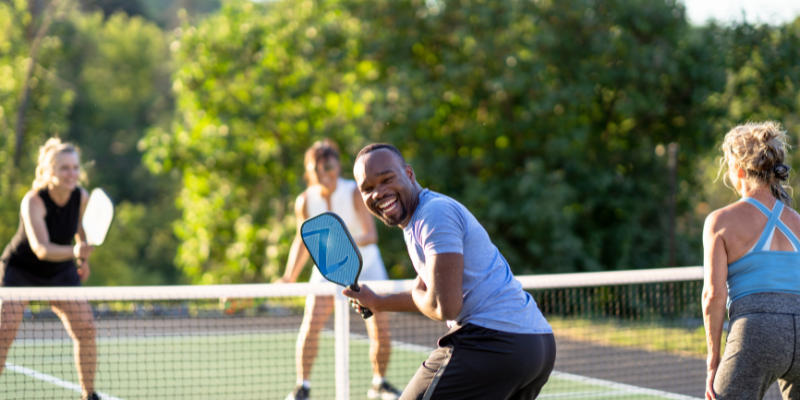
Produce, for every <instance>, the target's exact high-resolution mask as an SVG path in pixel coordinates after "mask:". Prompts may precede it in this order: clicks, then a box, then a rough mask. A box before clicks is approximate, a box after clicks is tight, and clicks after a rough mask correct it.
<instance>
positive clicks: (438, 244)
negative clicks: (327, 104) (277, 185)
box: [344, 143, 556, 400]
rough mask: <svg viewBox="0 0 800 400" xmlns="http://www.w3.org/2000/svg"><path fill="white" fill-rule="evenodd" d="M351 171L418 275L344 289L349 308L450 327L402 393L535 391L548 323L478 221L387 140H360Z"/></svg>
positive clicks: (443, 395) (528, 394) (545, 366)
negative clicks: (411, 315) (398, 282)
mask: <svg viewBox="0 0 800 400" xmlns="http://www.w3.org/2000/svg"><path fill="white" fill-rule="evenodd" d="M354 174H355V178H356V182H357V183H358V189H359V191H360V192H361V197H362V199H363V200H364V204H365V205H366V206H367V208H368V209H369V211H370V212H371V213H372V214H374V215H375V216H376V217H378V218H379V219H380V220H382V221H383V222H384V223H385V224H386V225H388V226H399V227H400V228H402V229H403V235H404V237H405V241H406V246H407V247H408V253H409V255H410V256H411V261H412V263H413V264H414V269H416V271H417V274H418V275H417V278H416V279H415V281H414V286H415V287H414V289H413V290H411V291H409V292H403V293H395V294H390V295H387V296H379V295H377V294H375V293H374V292H373V291H372V290H370V289H369V288H368V287H367V286H366V285H362V290H361V291H360V292H353V291H351V290H345V291H344V294H345V295H346V296H348V297H350V298H351V299H352V300H351V303H352V304H353V308H355V309H356V310H357V311H358V310H360V307H361V306H363V307H366V308H369V309H371V310H373V311H378V312H380V311H400V312H403V311H405V312H421V313H422V314H424V315H426V316H427V317H429V318H431V319H434V320H438V321H444V320H446V321H447V324H448V326H449V327H450V328H451V329H450V332H448V333H447V334H446V335H444V336H443V337H442V338H441V339H439V347H438V348H437V349H436V350H434V351H433V353H431V355H430V356H429V357H428V359H427V360H426V361H425V362H423V363H422V366H421V367H420V368H419V370H417V373H416V374H415V375H414V378H413V379H412V380H411V382H410V383H409V384H408V386H407V387H406V389H405V390H404V391H403V395H402V397H401V400H403V399H405V400H412V399H413V400H416V399H448V400H457V399H492V400H494V399H514V400H522V399H535V398H536V396H538V394H539V391H540V390H541V389H542V386H544V384H545V382H547V379H548V377H549V376H550V372H551V371H552V370H553V364H554V363H555V358H556V345H555V339H554V338H553V333H552V329H551V328H550V325H549V324H548V323H547V321H546V320H545V319H544V317H543V316H542V314H541V313H540V312H539V309H538V308H537V307H536V302H535V301H534V300H533V298H532V297H531V296H530V294H528V293H526V292H525V291H523V290H522V285H520V283H519V281H517V280H516V279H514V276H513V275H512V273H511V269H510V268H509V266H508V263H507V262H506V260H505V258H503V256H502V255H501V254H500V252H499V251H498V250H497V247H495V246H494V244H492V241H491V240H490V238H489V235H488V234H487V233H486V230H485V229H484V228H483V226H481V224H480V223H479V222H478V221H477V220H476V219H475V217H474V216H473V215H472V213H470V212H469V210H467V209H466V207H464V206H463V205H461V204H460V203H458V202H457V201H455V200H453V199H451V198H449V197H447V196H444V195H442V194H439V193H436V192H432V191H430V190H428V189H423V188H422V187H421V186H420V185H419V184H418V183H417V181H416V176H415V175H414V170H413V169H412V168H411V166H410V165H408V164H406V162H405V159H404V158H403V155H402V154H401V153H400V151H399V150H398V149H397V148H396V147H394V146H392V145H389V144H384V143H377V144H371V145H369V146H367V147H365V148H364V149H362V150H361V152H359V153H358V156H357V157H356V163H355V166H354Z"/></svg>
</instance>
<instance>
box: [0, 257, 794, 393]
mask: <svg viewBox="0 0 800 400" xmlns="http://www.w3.org/2000/svg"><path fill="white" fill-rule="evenodd" d="M668 272H669V271H667V270H661V271H642V272H632V273H629V274H623V275H619V273H616V274H618V276H617V277H612V276H611V275H613V274H615V273H605V274H599V275H598V274H575V275H559V276H548V277H535V276H526V277H520V278H519V279H520V281H521V282H523V285H524V286H525V287H526V288H527V290H529V292H530V293H531V294H532V295H533V296H534V298H535V299H536V301H537V303H538V305H539V307H540V308H541V309H542V311H543V312H544V314H545V316H546V317H547V319H548V320H549V321H550V323H551V324H552V326H553V330H554V331H555V335H556V341H557V352H558V356H557V359H556V367H555V372H554V373H553V374H552V375H551V378H550V381H549V382H548V384H547V385H546V386H545V388H544V390H543V392H542V394H541V395H540V398H544V399H548V398H552V399H555V398H558V399H588V398H592V399H689V398H701V397H702V396H703V393H704V381H705V338H704V331H703V328H702V324H703V323H702V314H701V306H700V294H701V290H702V281H701V279H702V271H701V270H700V269H699V268H694V269H675V270H672V272H669V273H668ZM609 274H611V275H609ZM659 274H660V275H659ZM637 275H638V278H637ZM612 278H613V279H612ZM637 279H638V280H637ZM592 282H596V283H597V284H592ZM368 284H369V283H368ZM408 284H410V282H407V281H394V282H384V283H374V284H371V285H370V286H371V287H375V288H376V289H378V290H381V291H397V290H401V289H403V288H405V287H406V286H407V285H408ZM336 291H337V289H336V287H335V286H333V285H332V284H314V285H312V284H295V285H236V286H233V285H229V286H207V287H160V288H69V289H3V290H2V291H0V297H1V298H2V299H3V307H4V308H8V307H10V309H11V310H14V311H15V313H9V312H6V317H7V316H8V315H12V316H14V317H15V318H16V319H17V320H19V326H18V329H17V332H16V333H17V334H16V339H15V340H14V341H13V344H12V345H11V346H10V348H9V350H8V355H7V358H6V360H5V369H4V371H3V373H2V376H0V398H8V399H77V398H80V391H81V386H80V382H81V379H80V377H79V369H78V368H76V365H75V363H76V361H75V359H76V358H75V353H76V351H77V352H78V353H81V351H83V353H82V354H81V359H82V360H91V357H92V354H93V353H92V352H93V351H94V352H95V353H96V357H97V371H96V375H95V378H94V382H95V385H94V387H95V390H96V391H97V392H99V394H100V396H101V398H108V399H234V398H235V399H285V398H286V396H287V395H288V394H289V393H290V391H291V390H292V389H293V387H294V386H295V384H296V381H297V372H296V363H295V357H296V346H297V342H298V336H302V337H303V338H306V337H308V335H299V333H300V332H301V331H318V332H319V334H318V335H317V336H316V339H314V338H311V341H307V342H306V343H307V346H306V347H307V348H308V349H313V350H314V351H316V358H315V359H314V362H313V367H311V371H312V372H311V382H312V386H311V394H312V397H311V398H313V399H334V398H337V391H338V394H339V395H341V393H348V397H349V398H351V399H365V398H367V392H368V390H369V388H370V385H371V381H372V377H373V362H372V361H371V358H374V357H370V352H371V351H372V352H375V351H377V350H378V349H380V348H382V347H381V344H383V345H384V347H383V348H384V350H386V346H388V350H390V352H391V355H390V359H389V362H388V364H387V365H386V372H385V375H386V377H387V378H388V381H389V383H391V384H392V385H394V386H396V387H398V388H399V389H402V388H403V387H404V386H405V385H406V383H407V382H408V381H409V380H410V379H411V377H412V376H413V375H414V373H415V372H416V370H417V368H418V367H419V366H420V364H421V362H422V361H423V360H425V358H426V357H427V356H428V354H429V353H430V351H431V350H433V348H434V347H435V346H436V340H437V339H438V338H439V337H440V336H442V335H443V334H444V333H446V332H447V327H446V326H445V325H444V324H443V323H441V322H435V321H431V320H429V319H427V318H425V317H423V316H421V315H416V314H403V313H388V314H386V315H385V316H384V317H382V318H383V319H382V320H377V319H376V320H375V322H374V323H375V324H376V325H380V324H385V325H383V327H384V329H379V333H378V334H373V335H372V336H378V335H379V336H380V340H377V341H376V340H371V339H370V327H369V326H368V325H366V324H365V322H364V321H363V320H362V319H361V318H360V317H359V316H358V314H356V313H354V312H350V316H349V317H348V318H347V319H341V318H340V319H337V318H335V317H334V308H335V307H334V303H335V302H334V301H333V300H332V299H333V297H332V296H330V294H332V293H334V292H336ZM308 295H316V296H317V297H315V298H314V302H315V303H316V304H317V307H315V308H314V309H315V310H316V311H317V313H316V314H314V318H312V319H310V322H309V323H307V326H309V327H310V326H312V325H313V326H314V327H315V329H307V330H303V329H302V328H303V319H304V310H305V305H306V302H307V300H308V299H307V296H308ZM326 299H327V300H326ZM23 301H25V302H27V303H29V304H28V305H27V307H24V308H23V307H21V305H22V304H23V303H22V302H23ZM7 310H8V309H7ZM62 316H63V317H64V318H63V319H64V320H67V321H68V323H70V324H71V325H72V326H73V328H74V329H72V333H73V335H74V339H73V338H72V337H70V336H69V334H68V332H67V330H66V329H64V323H63V322H62V318H61V317H62ZM87 316H88V318H87ZM4 318H5V317H4ZM87 321H88V322H87ZM92 321H93V322H92ZM340 321H344V323H346V325H339V324H338V323H339V322H340ZM13 322H14V321H10V322H9V321H7V320H5V319H4V320H3V324H4V325H5V327H4V328H3V329H2V332H3V335H6V336H4V337H3V338H1V339H0V345H2V344H4V343H5V346H2V347H4V348H8V347H9V346H8V342H9V341H10V338H9V337H8V331H9V330H10V329H9V328H10V327H11V325H9V323H10V324H12V325H13ZM342 326H346V327H347V330H346V333H347V336H346V337H347V338H348V340H347V345H348V346H349V352H348V355H349V357H348V359H349V362H348V365H347V369H346V370H347V380H344V382H348V381H349V386H348V387H347V389H348V390H347V391H342V389H341V388H338V389H337V385H338V386H341V385H342V382H343V380H342V377H341V376H340V375H337V373H336V371H335V370H336V366H335V365H336V360H337V358H339V356H337V345H336V340H335V336H336V335H335V332H336V331H337V329H343V328H342ZM387 326H388V328H389V329H385V327H387ZM311 336H313V333H312V334H311ZM312 343H315V344H313V345H311V344H312ZM92 344H94V346H91V345H92ZM87 349H92V350H87ZM338 351H341V347H340V348H339V349H338ZM90 369H91V368H85V367H84V368H83V369H82V371H81V372H82V373H83V374H84V375H86V374H90V373H91V371H90ZM767 398H776V399H777V398H779V395H778V394H777V392H776V389H775V388H772V389H771V391H770V393H769V394H768V397H767Z"/></svg>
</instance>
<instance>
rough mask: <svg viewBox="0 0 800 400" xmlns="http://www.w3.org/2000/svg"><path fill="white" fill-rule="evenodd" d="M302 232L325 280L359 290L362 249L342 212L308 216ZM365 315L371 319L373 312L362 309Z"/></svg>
mask: <svg viewBox="0 0 800 400" xmlns="http://www.w3.org/2000/svg"><path fill="white" fill-rule="evenodd" d="M300 235H301V236H302V238H303V244H304V245H305V246H306V249H308V252H309V254H311V259H313V260H314V264H316V266H317V269H318V270H319V272H320V273H321V274H322V276H324V277H325V279H327V280H329V281H331V282H333V283H336V284H339V285H342V286H344V287H347V288H349V289H350V290H354V291H358V290H359V287H358V276H359V275H360V274H361V266H362V264H363V261H362V259H361V252H359V251H358V247H357V246H356V243H355V241H353V237H352V236H350V231H348V230H347V227H346V226H345V224H344V221H342V219H341V218H339V216H338V215H336V214H334V213H331V212H326V213H322V214H320V215H317V216H316V217H314V218H309V219H307V220H306V221H305V222H303V225H302V226H301V227H300ZM361 316H362V317H364V319H366V318H369V317H370V316H372V312H370V311H369V310H368V309H366V308H362V311H361Z"/></svg>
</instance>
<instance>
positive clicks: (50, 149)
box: [33, 137, 86, 191]
mask: <svg viewBox="0 0 800 400" xmlns="http://www.w3.org/2000/svg"><path fill="white" fill-rule="evenodd" d="M61 153H74V154H75V155H76V156H78V158H79V159H80V150H78V148H77V147H76V146H75V145H73V144H72V143H63V142H61V139H59V138H57V137H56V138H50V139H48V140H47V142H45V143H44V146H42V147H39V162H38V163H37V164H36V179H34V180H33V190H35V191H38V190H41V189H44V188H45V187H47V184H48V183H49V182H50V179H51V178H52V177H53V167H54V166H55V162H56V155H58V154H61ZM79 180H80V181H81V182H84V181H85V180H86V175H85V173H84V172H83V169H82V168H81V176H80V179H79Z"/></svg>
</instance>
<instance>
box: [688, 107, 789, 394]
mask: <svg viewBox="0 0 800 400" xmlns="http://www.w3.org/2000/svg"><path fill="white" fill-rule="evenodd" d="M786 141H787V136H786V132H783V131H782V130H781V127H780V125H779V124H777V123H775V122H763V123H748V124H745V125H740V126H737V127H735V128H733V129H732V130H731V131H730V132H728V134H727V135H725V140H724V142H723V144H722V151H723V159H722V162H721V163H720V164H721V166H722V167H723V168H725V167H727V168H728V171H727V172H726V173H725V175H724V178H725V181H726V184H730V186H731V187H732V188H733V189H734V190H736V191H737V192H738V193H739V195H741V196H742V199H741V201H739V202H736V203H734V204H731V205H729V206H727V207H724V208H721V209H719V210H716V211H714V212H712V213H711V214H710V215H709V216H708V218H707V219H706V223H705V228H704V232H703V246H704V248H705V256H704V266H705V284H704V287H703V320H704V322H705V328H706V341H707V344H708V358H707V366H708V376H707V380H706V396H705V397H706V399H762V398H763V397H764V394H765V393H766V391H767V389H768V388H769V387H770V385H772V384H773V383H774V382H775V381H776V380H777V381H778V382H779V384H780V388H781V392H782V394H783V398H784V399H800V351H797V350H800V252H798V250H799V249H800V240H798V235H800V215H798V213H797V212H795V211H794V210H793V209H792V198H791V197H790V196H789V194H788V193H787V192H786V190H785V189H784V187H783V186H782V184H783V183H784V182H786V180H787V179H788V177H789V167H788V166H787V165H786V164H785V163H784V162H785V156H786ZM726 305H727V308H728V312H729V316H730V324H729V332H728V339H727V343H726V348H725V354H724V355H723V356H722V357H720V351H721V343H720V341H721V335H722V329H723V323H724V321H725V309H726ZM795 358H797V359H795Z"/></svg>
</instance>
